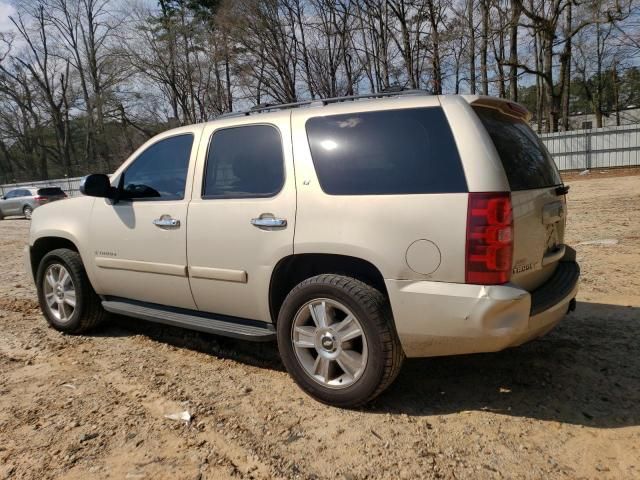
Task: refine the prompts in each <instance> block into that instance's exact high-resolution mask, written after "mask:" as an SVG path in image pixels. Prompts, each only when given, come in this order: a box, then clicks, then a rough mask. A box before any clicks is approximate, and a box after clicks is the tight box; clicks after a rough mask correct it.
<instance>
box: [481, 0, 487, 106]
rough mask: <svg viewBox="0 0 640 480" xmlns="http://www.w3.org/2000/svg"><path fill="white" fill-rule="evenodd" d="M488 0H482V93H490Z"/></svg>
mask: <svg viewBox="0 0 640 480" xmlns="http://www.w3.org/2000/svg"><path fill="white" fill-rule="evenodd" d="M487 2H488V0H480V11H481V15H482V34H481V42H480V77H481V78H480V83H481V86H482V94H483V95H489V69H488V66H487V51H488V48H489V5H488V3H487Z"/></svg>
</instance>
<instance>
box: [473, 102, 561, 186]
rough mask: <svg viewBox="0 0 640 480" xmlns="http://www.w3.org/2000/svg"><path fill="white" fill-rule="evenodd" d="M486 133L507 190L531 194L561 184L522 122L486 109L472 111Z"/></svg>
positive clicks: (544, 152)
mask: <svg viewBox="0 0 640 480" xmlns="http://www.w3.org/2000/svg"><path fill="white" fill-rule="evenodd" d="M474 110H475V112H476V113H477V114H478V117H480V120H481V121H482V124H483V125H484V127H485V128H486V129H487V132H488V133H489V136H490V137H491V140H493V144H494V145H495V147H496V150H497V151H498V155H500V160H501V161H502V165H503V167H504V171H505V173H506V174H507V179H508V180H509V186H510V187H511V190H513V191H515V190H531V189H534V188H544V187H552V186H554V185H559V184H561V183H562V180H561V179H560V174H559V173H558V169H557V167H556V164H555V163H554V161H553V159H552V158H551V155H549V152H548V151H547V149H546V147H545V146H544V144H543V143H542V141H541V140H540V139H539V138H538V136H537V135H536V134H535V132H534V131H533V130H531V127H529V125H528V124H527V122H525V121H524V120H520V119H517V118H514V117H510V116H507V115H505V114H503V113H501V112H500V111H498V110H496V109H493V108H487V107H474Z"/></svg>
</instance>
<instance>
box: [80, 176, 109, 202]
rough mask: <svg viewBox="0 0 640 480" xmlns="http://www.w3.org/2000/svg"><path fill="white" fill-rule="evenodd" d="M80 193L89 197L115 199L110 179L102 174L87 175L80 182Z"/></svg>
mask: <svg viewBox="0 0 640 480" xmlns="http://www.w3.org/2000/svg"><path fill="white" fill-rule="evenodd" d="M80 193H82V194H83V195H88V196H89V197H101V198H113V189H112V188H111V182H110V181H109V177H108V176H106V175H103V174H101V173H94V174H92V175H87V176H86V177H84V178H83V179H82V180H80Z"/></svg>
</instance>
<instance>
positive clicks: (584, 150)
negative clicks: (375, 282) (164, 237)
mask: <svg viewBox="0 0 640 480" xmlns="http://www.w3.org/2000/svg"><path fill="white" fill-rule="evenodd" d="M540 138H541V139H542V141H543V142H544V144H545V145H546V146H547V149H548V150H549V152H550V153H551V156H552V157H553V159H554V161H555V162H556V165H558V168H559V169H560V170H588V169H592V168H617V167H633V166H640V124H636V125H622V126H620V127H605V128H594V129H590V130H572V131H569V132H557V133H544V134H542V135H540ZM81 178H82V177H77V178H62V179H55V180H43V181H38V182H27V183H13V184H6V185H0V195H4V194H5V193H6V192H8V191H9V190H13V189H14V188H17V187H44V186H54V187H60V188H62V190H64V191H65V192H66V194H67V195H69V196H70V197H75V196H77V195H80V180H81Z"/></svg>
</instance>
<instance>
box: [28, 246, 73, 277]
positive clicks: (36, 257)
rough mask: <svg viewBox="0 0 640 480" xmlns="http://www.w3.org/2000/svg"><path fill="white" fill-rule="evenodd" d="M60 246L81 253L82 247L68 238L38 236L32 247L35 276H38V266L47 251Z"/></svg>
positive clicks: (31, 255)
mask: <svg viewBox="0 0 640 480" xmlns="http://www.w3.org/2000/svg"><path fill="white" fill-rule="evenodd" d="M58 248H68V249H69V250H73V251H74V252H77V253H78V254H79V255H81V254H80V249H78V247H77V245H76V244H75V243H74V242H73V241H72V240H70V239H68V238H65V237H58V236H46V237H40V238H37V239H36V240H35V241H34V242H33V245H31V247H30V261H31V272H32V273H33V278H35V277H36V272H37V271H38V266H39V265H40V262H41V261H42V259H43V257H44V256H45V255H46V254H47V253H49V252H51V251H53V250H56V249H58ZM81 256H82V255H81Z"/></svg>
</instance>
